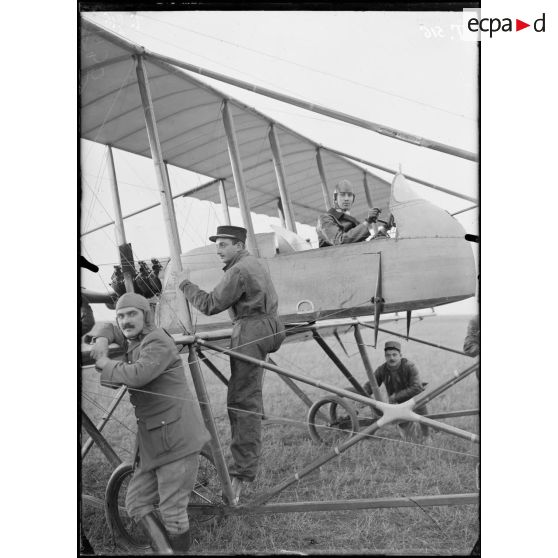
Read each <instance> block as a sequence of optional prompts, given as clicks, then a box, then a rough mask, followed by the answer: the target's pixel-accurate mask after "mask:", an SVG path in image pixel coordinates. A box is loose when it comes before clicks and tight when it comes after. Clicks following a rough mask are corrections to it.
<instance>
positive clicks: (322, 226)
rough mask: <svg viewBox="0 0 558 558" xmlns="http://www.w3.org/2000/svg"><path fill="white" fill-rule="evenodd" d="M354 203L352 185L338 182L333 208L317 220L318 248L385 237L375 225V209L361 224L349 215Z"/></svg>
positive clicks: (376, 210) (342, 181)
mask: <svg viewBox="0 0 558 558" xmlns="http://www.w3.org/2000/svg"><path fill="white" fill-rule="evenodd" d="M354 201H355V193H354V189H353V185H352V184H351V183H350V182H349V181H348V180H340V181H339V182H338V183H337V184H336V186H335V190H334V192H333V207H332V208H331V209H330V210H329V211H328V212H327V213H324V214H323V215H320V218H319V219H318V226H317V227H316V231H317V233H318V241H319V246H320V248H323V247H324V246H336V245H338V244H348V243H352V242H362V241H364V240H367V239H368V237H370V235H371V234H372V235H374V237H376V236H385V231H384V230H383V229H381V228H380V229H379V230H378V227H377V225H376V222H377V219H378V215H379V214H380V210H379V209H378V208H377V207H374V208H371V209H369V210H368V216H367V217H366V219H365V220H364V221H362V222H360V221H359V220H358V219H355V217H353V216H352V215H351V207H352V206H353V203H354Z"/></svg>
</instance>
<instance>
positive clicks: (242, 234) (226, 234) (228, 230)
mask: <svg viewBox="0 0 558 558" xmlns="http://www.w3.org/2000/svg"><path fill="white" fill-rule="evenodd" d="M246 233H247V231H246V229H245V228H244V227H233V226H232V225H222V226H220V227H217V233H216V234H215V235H213V236H210V237H209V240H211V242H215V241H216V240H217V239H218V238H232V239H233V240H240V241H242V242H244V243H246Z"/></svg>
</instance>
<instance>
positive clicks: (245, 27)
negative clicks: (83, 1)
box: [82, 12, 478, 313]
mask: <svg viewBox="0 0 558 558" xmlns="http://www.w3.org/2000/svg"><path fill="white" fill-rule="evenodd" d="M85 17H86V18H87V19H89V20H91V21H94V22H96V23H98V24H100V25H102V26H104V27H106V28H108V29H110V30H112V31H114V32H116V33H118V34H120V35H122V36H123V37H125V38H127V39H128V40H131V41H133V42H136V43H138V44H141V45H143V46H145V47H146V48H148V49H149V50H152V51H154V52H158V53H161V54H165V55H169V56H173V57H176V58H180V59H183V60H185V61H187V62H189V63H192V64H196V65H199V66H202V67H204V68H207V69H211V70H215V71H219V72H222V73H225V74H228V75H231V76H233V77H236V78H240V79H243V80H246V81H250V82H253V83H255V84H258V85H263V86H265V87H268V88H271V89H274V90H277V91H280V92H284V93H288V94H290V95H293V96H296V97H300V98H302V99H305V100H308V101H310V102H315V103H319V104H322V105H325V106H327V107H331V108H333V109H336V110H340V111H343V112H346V113H349V114H351V115H354V116H358V117H361V118H365V119H368V120H371V121H373V122H376V123H379V124H384V125H387V126H391V127H394V128H399V129H401V130H403V131H406V132H409V133H413V134H417V135H420V136H423V137H426V138H429V139H433V140H437V141H441V142H444V143H448V144H450V145H453V146H455V147H460V148H463V149H466V150H469V151H473V152H476V151H477V133H478V106H477V97H478V90H477V87H478V50H477V46H476V44H475V43H472V42H467V41H462V40H460V35H459V28H458V26H459V25H460V24H461V13H459V12H455V13H439V12H433V13H427V12H424V13H414V12H410V13H407V12H397V13H393V12H391V13H390V12H282V13H281V12H205V13H204V12H172V13H167V12H128V13H102V12H98V13H88V14H86V15H85ZM197 77H198V79H204V78H200V77H199V76H197ZM207 81H208V82H210V83H211V84H212V85H213V86H214V87H216V88H218V89H220V90H221V91H223V92H226V93H228V94H230V95H232V96H234V97H236V98H238V99H239V100H241V101H243V102H245V103H246V104H247V105H249V106H252V107H254V108H256V109H258V110H260V111H262V112H263V113H265V114H267V115H268V116H270V117H272V118H274V119H276V120H277V121H279V122H281V123H283V124H286V125H287V126H289V127H291V128H293V129H294V130H296V131H299V132H301V133H303V134H305V135H307V136H309V137H310V138H311V139H313V140H315V141H317V142H319V143H321V144H323V145H325V146H328V147H332V148H335V149H339V150H342V151H345V152H350V153H352V154H354V155H356V156H360V157H362V158H365V159H371V160H373V161H375V162H377V163H379V164H382V165H385V166H387V167H390V168H397V167H398V166H399V165H402V169H403V172H406V173H408V174H410V175H415V176H418V177H421V178H423V179H425V180H428V181H431V182H433V183H435V184H439V185H441V186H444V187H446V188H450V189H452V190H455V191H457V192H461V193H464V194H467V195H469V196H476V195H477V187H478V180H477V172H478V169H477V164H475V163H472V162H470V161H464V160H462V159H458V158H456V157H452V156H449V155H446V154H441V153H438V152H434V151H431V150H427V149H424V148H417V147H415V146H412V145H409V144H406V143H403V142H400V141H396V140H392V139H389V138H386V137H383V136H380V135H378V134H375V133H373V132H370V131H367V130H363V129H360V128H356V127H354V126H351V125H349V124H345V123H342V122H339V121H335V120H332V119H328V118H326V117H323V116H321V115H318V114H316V113H311V112H308V111H304V110H302V109H298V108H296V107H293V106H291V105H286V104H284V103H280V102H277V101H274V100H272V99H269V98H266V97H262V96H260V95H255V94H253V93H250V92H247V91H244V90H241V89H238V88H234V87H232V86H229V85H227V84H224V83H221V82H215V81H213V80H207ZM105 153H106V150H105V148H104V147H103V146H99V145H96V144H93V143H92V142H88V141H83V142H82V173H83V175H82V178H83V203H82V230H89V229H91V228H94V227H95V226H98V225H100V224H102V223H104V222H107V221H110V220H112V202H111V198H110V194H109V190H108V175H107V169H106V159H105V156H106V155H105ZM115 159H116V170H117V175H118V181H119V186H120V192H121V203H122V210H123V213H124V214H126V213H129V212H131V211H134V210H136V209H139V208H141V207H144V206H146V205H149V204H151V203H155V202H157V201H159V194H158V192H157V190H156V181H155V174H154V170H153V165H152V163H151V161H150V160H148V159H145V158H141V157H138V156H135V155H131V154H127V153H122V152H118V151H115ZM371 170H372V172H376V173H377V174H379V175H380V176H383V177H384V178H387V179H391V176H390V175H386V174H384V173H382V172H381V171H376V170H375V169H371ZM170 178H171V183H172V186H173V192H174V193H177V192H180V191H183V190H187V189H188V188H189V187H191V186H195V185H198V184H200V183H203V182H205V181H206V178H204V177H201V176H199V175H195V174H194V173H189V172H187V171H183V170H181V169H176V168H173V167H170ZM413 186H414V187H415V188H416V191H417V192H418V193H419V194H420V195H422V196H423V197H425V198H427V199H429V200H430V201H432V202H434V203H436V204H438V205H440V206H441V207H443V208H445V209H447V210H448V211H450V212H453V211H457V210H459V209H462V208H465V207H468V206H469V205H471V204H470V202H466V201H463V200H460V199H458V198H454V197H451V196H448V195H446V194H442V193H440V192H437V191H434V190H432V189H428V188H426V187H421V186H418V185H414V183H413ZM176 212H177V219H178V223H179V230H180V232H181V242H182V248H183V251H186V250H188V249H189V248H192V247H194V246H199V245H201V244H205V243H207V236H208V232H211V231H212V230H213V229H214V228H215V226H216V225H217V224H218V223H219V222H220V219H221V213H220V208H219V206H215V205H213V204H210V203H208V202H196V201H192V200H188V199H184V198H181V199H179V200H177V202H176ZM458 219H459V220H460V221H461V222H462V224H463V225H464V227H465V229H466V231H467V232H471V233H476V232H477V212H476V211H471V212H468V213H464V214H461V215H459V216H458ZM233 222H235V216H234V215H233ZM236 222H237V223H238V224H240V221H236ZM269 223H278V221H277V220H276V219H271V218H268V217H262V218H257V219H256V221H255V227H256V231H257V232H263V231H265V230H270V229H269ZM301 232H302V234H303V235H304V236H305V237H309V238H315V233H314V230H313V228H312V227H306V228H303V229H302V231H301ZM126 233H127V240H128V241H129V242H131V243H132V245H133V248H134V251H135V253H136V255H137V257H138V258H139V259H147V258H151V257H153V256H165V255H168V248H167V244H166V239H165V235H164V227H163V223H162V219H161V210H160V208H158V209H154V210H151V211H150V212H148V213H146V214H144V215H143V216H142V217H137V218H133V219H130V220H127V221H126ZM82 247H83V248H82V249H83V253H84V255H85V256H86V257H88V258H90V259H91V260H92V261H94V262H95V263H98V264H99V265H100V266H101V273H99V274H97V275H94V274H92V273H90V272H88V271H84V273H83V284H84V286H86V287H89V288H93V289H96V290H105V288H106V285H107V283H108V279H109V278H110V274H111V273H112V269H113V268H112V266H113V265H114V264H115V263H118V262H117V249H116V241H115V239H114V231H113V228H112V227H110V228H106V229H104V230H103V231H99V232H97V233H94V234H92V235H90V236H87V237H86V239H85V240H84V242H83V245H82ZM99 308H100V309H101V308H102V307H99ZM474 308H475V303H474V301H469V302H467V303H465V304H464V303H461V304H460V305H459V306H457V305H455V306H453V307H452V308H449V307H448V308H447V309H446V311H459V312H466V313H470V312H473V311H474ZM100 311H101V312H104V311H103V310H100ZM443 311H444V310H442V312H443Z"/></svg>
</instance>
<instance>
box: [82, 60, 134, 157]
mask: <svg viewBox="0 0 558 558" xmlns="http://www.w3.org/2000/svg"><path fill="white" fill-rule="evenodd" d="M134 65H135V63H134V61H133V60H131V59H130V66H129V68H128V72H127V73H126V75H125V76H124V80H123V81H122V83H121V85H120V87H119V88H118V91H117V92H116V95H114V98H113V100H112V103H111V104H110V107H109V108H108V110H107V113H106V114H105V117H104V118H103V121H102V122H101V125H100V126H99V129H98V131H97V133H96V134H95V137H94V138H93V139H92V140H89V141H91V145H90V146H89V149H88V150H87V152H86V154H85V157H84V159H83V162H82V166H85V165H86V163H87V161H88V159H89V156H90V155H91V152H92V151H93V147H94V146H95V143H96V142H97V139H98V138H99V136H100V135H101V132H102V130H103V128H104V127H105V124H106V122H107V119H108V117H109V115H110V113H111V112H112V109H113V108H114V105H115V104H116V101H117V100H118V97H119V96H120V93H121V92H122V90H123V89H124V87H125V86H126V87H127V86H128V79H129V78H130V74H131V73H132V69H133V68H134Z"/></svg>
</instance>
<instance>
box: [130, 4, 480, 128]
mask: <svg viewBox="0 0 558 558" xmlns="http://www.w3.org/2000/svg"><path fill="white" fill-rule="evenodd" d="M138 15H140V16H141V17H143V18H145V19H150V20H152V21H155V22H157V23H162V24H164V25H169V26H172V27H176V28H178V29H180V30H182V31H188V32H190V33H194V34H196V35H200V36H202V37H206V38H209V39H213V40H215V41H219V42H221V43H226V44H229V45H232V46H235V47H237V48H241V49H244V50H247V51H250V52H254V53H256V54H259V55H262V56H267V57H269V58H272V59H274V60H279V61H281V62H285V63H286V64H291V65H293V66H297V67H299V68H303V69H304V70H310V71H312V72H315V73H318V74H322V75H325V76H328V77H332V78H334V79H337V80H340V81H344V82H347V83H351V84H353V85H357V86H359V87H364V88H366V89H370V90H372V91H376V92H377V93H381V94H382V95H387V96H389V97H395V98H397V99H401V100H404V101H408V102H411V103H415V104H417V105H421V106H424V107H428V108H431V109H434V110H438V111H441V112H445V113H447V114H451V115H453V116H457V117H459V118H464V119H466V120H470V121H472V122H477V119H476V118H471V117H469V116H466V115H464V114H460V113H457V112H454V111H451V110H448V109H444V108H441V107H437V106H435V105H431V104H429V103H425V102H422V101H418V100H416V99H412V98H411V97H406V96H404V95H400V94H397V93H394V92H392V91H387V90H385V89H380V88H379V87H374V86H372V85H369V84H366V83H362V82H359V81H356V80H353V79H350V78H346V77H342V76H338V75H336V74H333V73H331V72H327V71H324V70H317V69H316V68H312V67H311V66H307V65H305V64H301V63H300V62H295V61H293V60H288V59H286V58H282V57H280V56H276V55H273V54H270V53H267V52H264V51H262V50H258V49H254V48H251V47H247V46H244V45H241V44H238V43H235V42H233V41H227V40H226V39H221V38H218V37H215V36H213V35H209V34H206V33H202V32H201V31H195V30H194V29H190V28H188V27H184V26H182V25H178V24H176V23H171V22H169V21H162V20H159V19H156V18H154V17H150V16H147V15H144V14H138ZM136 31H137V30H136ZM140 32H141V31H140ZM175 46H176V45H175ZM235 71H238V70H235ZM276 87H277V86H276Z"/></svg>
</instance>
